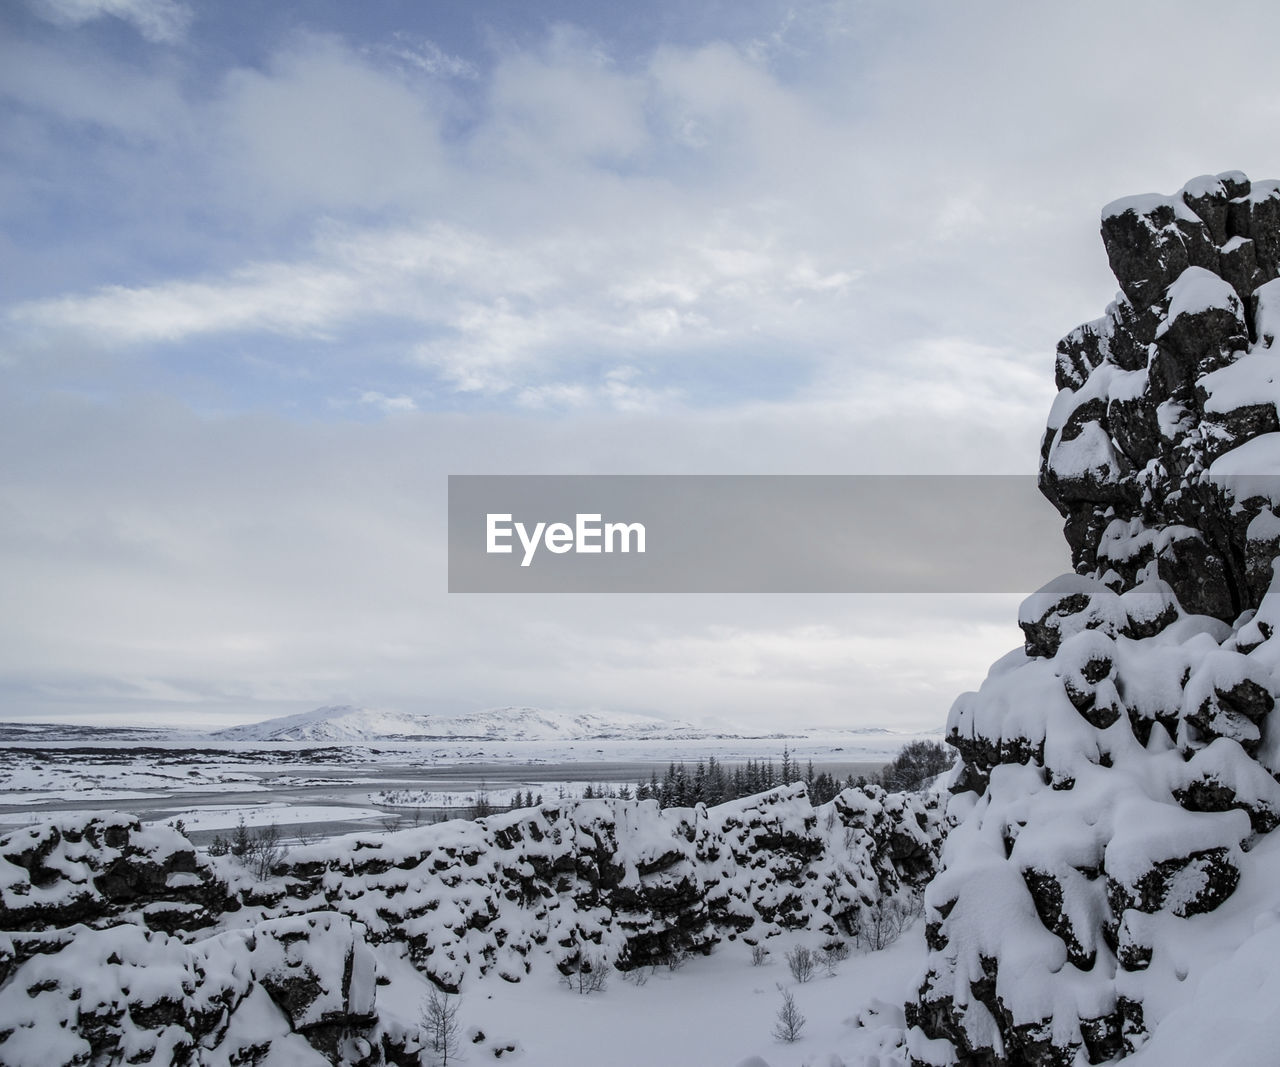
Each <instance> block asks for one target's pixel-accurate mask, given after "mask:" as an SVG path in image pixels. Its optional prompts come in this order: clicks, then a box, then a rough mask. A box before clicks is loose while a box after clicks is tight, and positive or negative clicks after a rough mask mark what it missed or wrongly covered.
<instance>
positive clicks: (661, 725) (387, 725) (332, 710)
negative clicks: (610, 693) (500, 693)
mask: <svg viewBox="0 0 1280 1067" xmlns="http://www.w3.org/2000/svg"><path fill="white" fill-rule="evenodd" d="M211 736H213V737H216V738H218V739H219V740H222V741H323V742H334V741H598V740H615V739H616V740H631V741H653V740H664V741H666V740H680V739H684V740H701V739H706V738H715V737H739V736H742V735H741V734H736V733H725V732H723V731H715V730H705V729H701V728H699V727H696V726H690V725H689V724H688V723H682V722H673V721H671V720H667V719H655V718H651V717H649V716H645V715H633V714H629V713H626V712H615V711H610V712H603V711H572V712H570V711H543V710H540V709H538V708H492V709H490V710H488V711H477V712H474V713H472V714H470V715H459V716H448V717H446V716H443V715H415V714H412V713H409V712H402V711H374V710H371V709H369V708H358V707H353V706H352V705H350V704H341V705H336V706H334V707H326V708H317V709H316V710H315V711H307V712H303V713H302V714H300V715H285V716H282V717H280V718H277V719H267V720H266V721H265V722H258V723H252V724H250V725H248V726H232V727H229V728H228V729H225V730H218V731H216V732H215V733H213V734H212V735H211Z"/></svg>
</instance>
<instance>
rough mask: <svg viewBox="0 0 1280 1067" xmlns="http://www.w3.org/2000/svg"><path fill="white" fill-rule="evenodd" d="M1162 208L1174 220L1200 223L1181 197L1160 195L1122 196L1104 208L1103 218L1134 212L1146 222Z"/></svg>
mask: <svg viewBox="0 0 1280 1067" xmlns="http://www.w3.org/2000/svg"><path fill="white" fill-rule="evenodd" d="M1161 208H1166V209H1168V210H1169V211H1170V212H1171V213H1172V214H1173V216H1174V218H1178V219H1186V220H1188V221H1192V220H1194V221H1196V222H1198V221H1199V218H1198V217H1197V216H1196V214H1195V212H1193V211H1192V210H1191V209H1190V208H1189V207H1187V205H1186V204H1185V203H1184V202H1183V200H1182V197H1181V196H1162V195H1161V194H1160V193H1140V194H1138V195H1137V196H1122V197H1120V199H1118V200H1113V201H1111V203H1109V204H1107V205H1106V206H1105V207H1103V209H1102V218H1103V219H1104V220H1106V219H1110V218H1116V217H1117V216H1120V215H1123V214H1124V213H1125V212H1127V211H1132V212H1133V213H1134V214H1136V215H1137V216H1138V217H1139V218H1140V219H1143V220H1144V221H1146V217H1147V216H1150V215H1151V214H1152V213H1153V212H1156V211H1159V210H1160V209H1161Z"/></svg>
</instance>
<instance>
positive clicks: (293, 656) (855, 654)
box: [0, 398, 1047, 727]
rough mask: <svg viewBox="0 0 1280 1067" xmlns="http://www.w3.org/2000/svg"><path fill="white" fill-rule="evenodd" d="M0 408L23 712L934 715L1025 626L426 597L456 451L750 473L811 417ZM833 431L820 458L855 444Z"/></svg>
mask: <svg viewBox="0 0 1280 1067" xmlns="http://www.w3.org/2000/svg"><path fill="white" fill-rule="evenodd" d="M3 414H4V418H3V419H0V454H3V455H13V454H15V449H17V448H19V446H20V447H21V450H22V453H23V455H24V456H26V457H29V458H28V459H26V460H24V462H23V464H21V465H10V466H9V468H8V469H7V470H6V471H5V472H4V474H3V477H0V511H2V512H3V514H4V515H5V521H4V523H0V555H2V556H3V558H4V559H5V560H6V566H5V567H4V568H2V569H0V597H3V599H4V601H5V602H6V603H15V604H16V603H20V604H22V605H24V608H23V611H22V612H16V613H15V612H10V613H6V614H5V615H4V617H3V618H0V691H3V692H4V693H6V694H8V697H7V699H8V700H11V701H13V705H12V706H13V707H15V708H19V707H20V708H21V711H22V714H24V715H26V716H27V717H36V718H41V717H47V716H48V715H50V714H55V713H62V712H67V713H78V714H84V713H88V712H90V711H96V712H97V713H108V714H111V715H113V716H117V717H118V716H128V717H133V718H134V719H135V720H136V718H137V717H138V716H145V715H148V714H153V713H154V714H157V715H168V716H170V717H172V716H175V715H182V716H183V717H184V718H185V717H188V716H190V715H193V714H199V715H206V716H209V717H213V718H216V717H221V718H222V719H223V720H224V721H225V720H228V719H241V720H244V719H253V718H260V717H263V716H264V715H266V714H270V713H272V712H273V711H285V710H297V709H298V708H300V707H306V706H315V705H319V704H322V703H330V702H333V701H340V700H352V701H356V702H361V703H368V704H376V705H382V706H391V707H401V708H406V709H421V710H433V711H447V712H456V711H464V710H471V709H475V708H478V707H484V706H502V705H504V704H512V703H533V704H540V705H544V706H553V707H555V706H558V707H564V706H571V707H612V708H618V709H621V710H636V711H650V712H657V713H660V714H668V715H673V716H677V717H681V718H692V719H698V718H703V717H708V716H715V717H719V718H722V719H727V720H729V721H731V722H740V723H743V724H744V725H752V726H767V725H774V726H777V725H786V724H793V725H801V724H803V723H808V722H824V721H825V722H844V723H846V724H849V725H859V724H868V725H871V724H876V725H902V726H904V727H908V726H911V727H914V726H926V727H927V726H931V725H934V724H936V723H938V722H939V721H941V718H942V715H943V713H944V711H945V707H946V705H947V704H948V703H949V701H950V699H951V697H952V696H953V695H954V692H955V690H956V689H957V688H958V687H960V686H972V685H975V684H976V683H977V682H978V680H979V678H980V673H981V670H982V669H983V665H985V664H986V663H987V662H989V661H990V660H991V659H992V658H993V655H994V654H996V653H998V652H1003V651H1005V650H1006V649H1007V648H1009V647H1012V646H1013V645H1014V644H1016V643H1017V630H1016V627H1015V626H1014V625H1013V618H1014V611H1013V603H1014V601H1016V598H1009V597H1003V598H1000V597H988V598H976V600H973V601H970V602H968V603H966V604H964V605H962V604H960V603H958V600H960V599H962V598H948V597H943V598H925V597H915V598H912V597H899V598H892V597H863V598H859V597H848V598H845V597H784V596H775V597H760V598H750V597H680V596H673V597H650V596H639V597H583V596H574V597H555V596H548V597H464V596H450V595H449V594H447V593H445V592H444V583H445V556H444V520H445V513H444V501H443V486H444V484H445V475H446V474H448V473H451V472H453V473H456V472H457V468H459V467H463V468H466V469H468V470H470V471H475V472H485V471H510V470H511V469H513V467H517V468H526V469H532V470H548V469H553V468H554V467H555V466H556V465H557V463H559V464H564V463H565V462H566V461H567V460H569V459H571V458H572V457H570V456H569V449H568V448H566V443H571V444H572V445H573V447H574V448H575V449H576V450H577V452H579V453H582V454H583V456H582V457H581V458H580V459H578V460H577V461H578V462H582V460H583V459H585V460H587V461H589V462H590V463H591V464H595V465H598V468H599V469H616V470H624V471H625V470H628V469H632V470H634V469H637V468H638V467H640V468H642V467H643V465H644V464H645V463H646V462H648V463H652V464H654V465H655V466H659V467H663V466H665V467H667V468H668V469H678V466H679V464H680V463H681V462H685V463H687V462H688V458H689V457H690V456H691V455H694V454H695V453H696V451H697V442H698V441H699V439H700V438H702V437H704V436H706V435H708V434H709V433H710V434H717V431H718V429H720V430H723V437H724V439H725V441H726V447H727V448H728V449H729V450H731V451H734V452H736V456H735V458H733V459H730V460H728V461H726V462H725V463H724V467H723V469H729V470H732V469H748V470H749V469H760V468H761V467H765V466H767V464H768V463H769V462H770V461H772V462H774V463H782V464H785V463H786V462H788V456H787V454H786V451H787V449H788V448H793V449H794V448H796V447H819V446H818V445H817V443H816V442H815V440H814V439H812V438H810V439H807V440H806V439H804V438H803V437H802V435H800V434H798V433H797V429H798V428H799V426H801V425H803V423H804V421H805V419H806V416H805V414H804V413H803V412H797V413H796V414H795V416H794V418H795V422H793V423H792V424H791V425H790V426H788V427H777V428H773V429H770V427H769V425H768V422H767V420H765V419H764V418H743V417H741V416H737V417H735V419H734V422H735V423H736V424H737V426H736V428H730V427H720V428H717V427H716V426H714V425H710V426H709V425H708V424H707V423H706V422H705V421H704V420H702V419H699V418H696V417H695V418H687V419H681V418H675V419H673V418H669V417H662V416H658V415H644V416H627V417H625V418H626V419H627V420H629V421H624V422H623V423H622V424H619V423H618V422H617V420H616V418H615V417H611V418H608V419H594V418H593V417H592V416H590V415H585V416H580V417H574V418H569V419H567V420H565V419H562V420H560V421H559V422H555V423H552V422H535V421H531V420H529V419H517V418H503V417H497V416H487V417H467V418H445V417H440V416H434V415H430V414H423V413H416V412H404V413H403V414H402V415H401V417H399V418H397V419H394V420H390V421H386V422H376V423H373V424H368V423H356V422H345V423H340V424H321V423H303V424H299V423H296V422H290V421H288V420H285V419H282V418H278V417H261V416H254V417H248V416H245V417H237V418H218V419H207V418H199V417H196V416H193V415H192V414H191V413H189V412H187V411H185V410H183V409H182V408H181V407H179V406H175V405H173V404H171V403H167V402H162V401H154V400H153V401H147V402H143V401H135V402H132V403H130V404H129V405H127V406H125V407H103V406H100V405H92V404H86V403H85V402H83V401H74V400H70V399H65V398H64V399H63V400H62V401H60V402H58V403H53V404H48V405H46V406H45V407H44V408H43V409H42V410H41V411H40V412H33V411H31V410H27V409H23V408H22V407H21V406H20V405H13V404H7V405H6V406H5V409H4V412H3ZM842 432H843V434H844V438H843V440H842V441H840V442H838V443H837V442H828V443H827V445H826V447H825V448H824V449H823V450H824V451H828V452H830V453H831V454H832V459H831V460H830V461H831V462H835V459H834V457H835V455H836V454H838V453H839V452H840V451H847V450H848V449H850V448H855V447H856V441H855V440H854V437H853V436H851V435H850V432H849V430H848V428H847V426H846V427H845V428H844V429H843V431H842ZM587 442H592V444H591V445H590V446H588V445H587V444H586V443H587ZM744 442H746V443H745V444H744ZM788 442H790V443H788ZM637 444H638V445H639V449H638V451H633V449H634V448H635V446H636V445H637ZM779 453H781V455H779ZM681 457H684V459H683V460H682V459H681ZM1046 507H1047V505H1046Z"/></svg>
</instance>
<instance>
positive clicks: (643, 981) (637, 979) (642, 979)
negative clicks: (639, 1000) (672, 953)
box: [622, 967, 653, 989]
mask: <svg viewBox="0 0 1280 1067" xmlns="http://www.w3.org/2000/svg"><path fill="white" fill-rule="evenodd" d="M652 974H653V969H652V968H651V969H649V970H647V971H646V970H645V969H644V968H643V967H632V968H631V969H630V970H629V971H623V972H622V980H623V981H624V982H629V983H630V984H631V985H633V986H635V987H636V988H637V989H639V988H641V987H643V986H646V985H648V984H649V977H650V975H652Z"/></svg>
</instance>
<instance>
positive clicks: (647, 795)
mask: <svg viewBox="0 0 1280 1067" xmlns="http://www.w3.org/2000/svg"><path fill="white" fill-rule="evenodd" d="M954 759H955V752H954V750H952V749H951V748H949V747H948V746H947V745H944V744H943V743H942V742H940V741H912V742H911V743H910V744H908V745H906V746H904V748H903V749H902V751H901V752H900V753H899V754H898V756H897V757H896V758H895V759H894V760H893V761H892V762H890V763H889V764H888V765H887V766H885V767H884V768H883V769H882V770H881V771H880V772H879V773H878V774H874V775H871V776H870V777H868V776H866V775H859V776H857V777H855V776H854V775H852V774H850V775H847V776H846V777H845V778H844V779H843V780H842V779H839V778H836V777H835V776H833V775H831V774H829V773H828V772H826V771H822V772H821V773H814V767H813V761H812V760H809V761H808V762H807V764H806V765H805V766H804V767H803V768H801V766H800V763H799V761H797V760H796V759H794V758H793V757H792V755H791V750H790V749H789V748H785V747H784V748H783V750H782V759H781V760H780V761H778V762H777V763H776V764H775V762H774V761H773V759H772V758H770V759H766V760H754V759H749V760H747V761H746V763H742V764H735V765H733V767H732V769H730V768H729V767H727V766H726V765H725V764H724V763H722V762H720V761H719V760H717V759H716V758H715V757H714V756H712V757H710V758H709V759H707V760H698V762H697V763H696V764H695V765H694V767H693V769H692V770H690V769H689V768H688V767H687V766H686V765H685V764H684V762H683V761H682V762H680V763H671V764H669V765H668V767H667V771H666V773H665V774H664V775H662V776H661V777H659V776H658V772H657V770H656V769H655V770H654V771H653V772H652V774H650V776H649V779H648V780H647V781H642V782H640V783H639V784H637V786H636V790H635V796H636V799H637V800H656V801H657V802H658V803H659V804H660V805H661V806H662V807H664V808H666V807H689V806H691V805H693V804H699V803H702V804H708V805H712V804H721V803H724V802H725V801H727V800H736V799H737V798H738V797H747V796H752V795H754V794H756V793H763V792H765V791H766V790H769V789H773V788H775V787H777V786H780V785H791V784H792V783H793V782H800V781H803V782H804V783H805V785H806V787H807V788H808V791H809V798H810V800H811V801H812V803H814V804H825V803H827V802H828V801H829V800H831V799H832V798H833V797H834V796H835V795H836V794H837V793H839V792H840V791H841V790H842V789H846V788H848V787H850V786H860V785H868V784H871V785H881V786H883V787H884V788H885V789H887V790H888V791H889V792H891V793H898V792H906V791H910V790H913V789H920V788H922V787H923V786H924V785H925V784H927V783H928V782H929V781H931V780H932V779H933V778H935V777H937V776H938V775H939V774H941V773H942V772H943V771H945V770H947V769H948V768H949V767H950V766H951V764H952V762H953V761H954ZM600 795H604V794H600Z"/></svg>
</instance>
